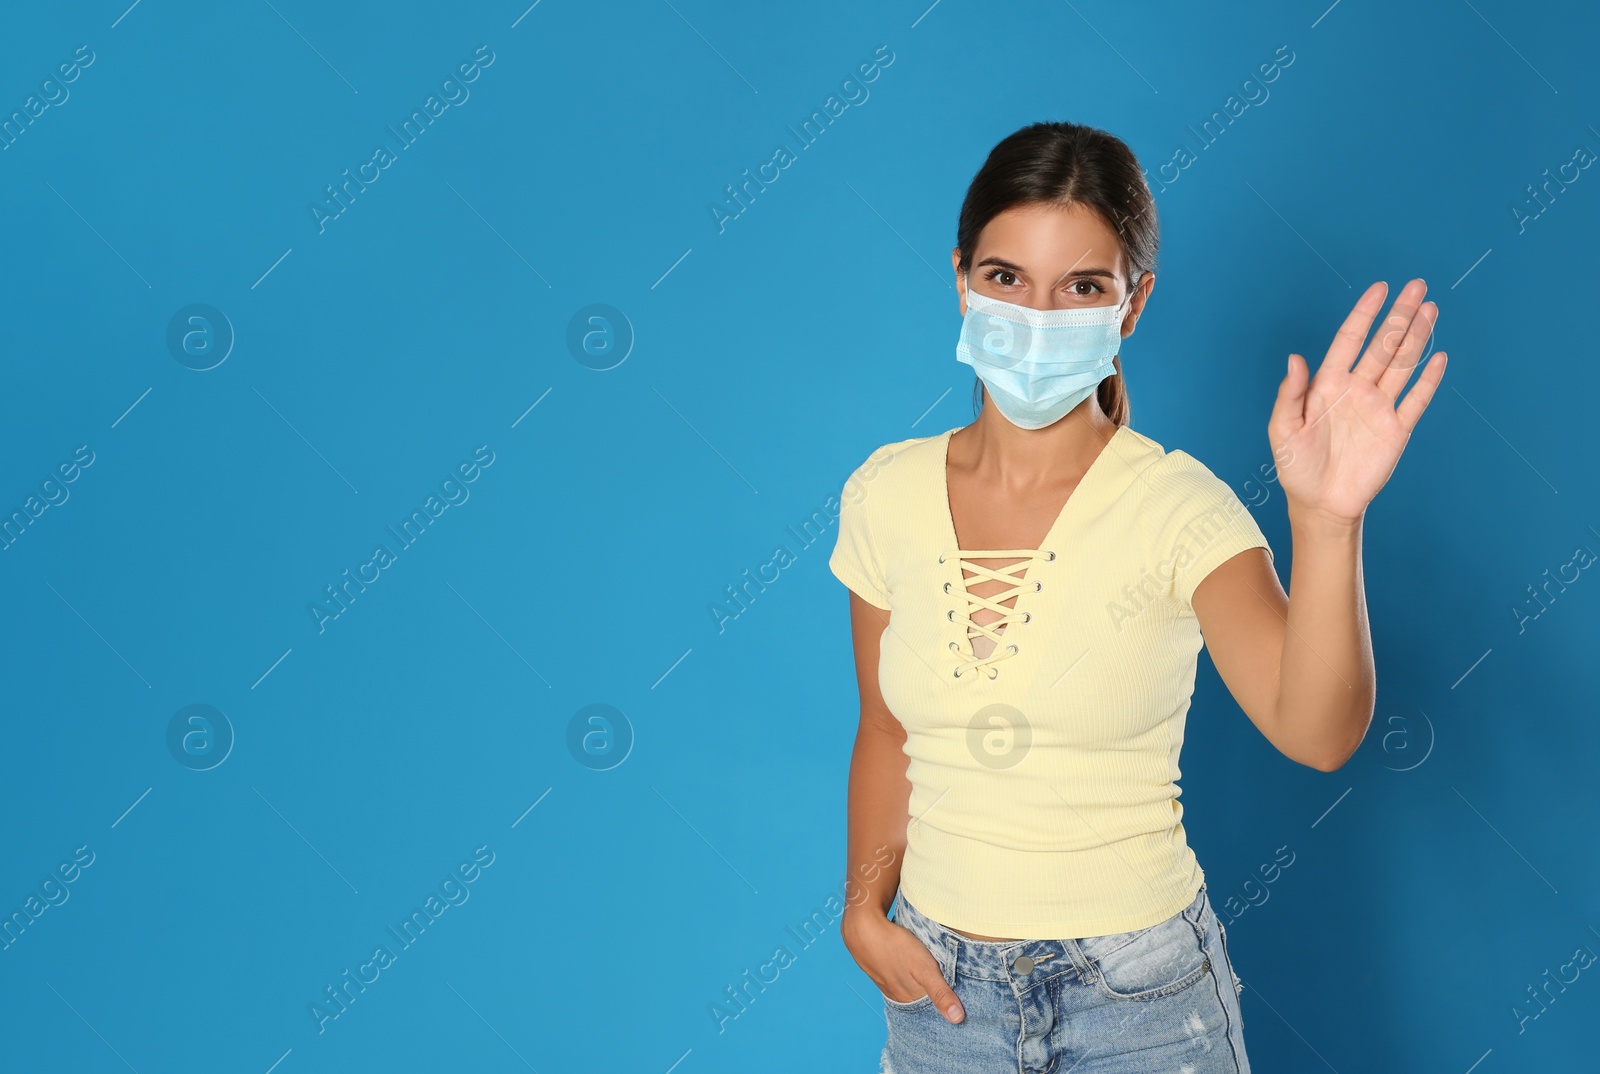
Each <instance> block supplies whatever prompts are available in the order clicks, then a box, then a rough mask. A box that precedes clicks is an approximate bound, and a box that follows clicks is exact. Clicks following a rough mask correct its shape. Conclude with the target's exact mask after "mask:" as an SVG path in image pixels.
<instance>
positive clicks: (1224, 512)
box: [1151, 451, 1272, 608]
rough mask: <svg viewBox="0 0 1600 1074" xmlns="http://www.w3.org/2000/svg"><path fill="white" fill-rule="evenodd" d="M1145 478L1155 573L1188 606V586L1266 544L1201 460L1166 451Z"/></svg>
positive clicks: (1191, 597) (1190, 596)
mask: <svg viewBox="0 0 1600 1074" xmlns="http://www.w3.org/2000/svg"><path fill="white" fill-rule="evenodd" d="M1154 469H1155V470H1156V471H1157V472H1156V473H1155V474H1154V475H1153V476H1152V478H1151V486H1152V501H1153V502H1152V507H1151V521H1152V524H1153V528H1154V547H1153V549H1152V550H1151V558H1152V559H1153V560H1154V561H1155V563H1156V566H1157V569H1156V573H1157V575H1158V577H1160V578H1161V579H1162V580H1163V582H1164V583H1166V584H1167V585H1168V586H1170V592H1171V594H1172V596H1173V597H1174V599H1176V600H1178V601H1179V602H1181V603H1182V604H1183V606H1184V607H1186V608H1192V607H1193V601H1194V591H1195V590H1196V589H1198V588H1199V586H1200V583H1201V582H1203V581H1205V578H1206V576H1207V575H1208V574H1210V573H1211V572H1212V571H1213V570H1215V569H1216V568H1218V567H1220V566H1221V565H1222V564H1223V563H1226V562H1227V561H1228V560H1230V559H1232V558H1233V557H1234V556H1236V555H1238V554H1239V553H1240V552H1244V551H1248V550H1249V549H1251V548H1263V549H1266V552H1267V558H1268V559H1271V558H1272V546H1271V545H1270V544H1268V543H1267V538H1266V535H1265V534H1263V533H1262V532H1261V527H1260V526H1258V525H1257V524H1256V520H1255V518H1254V516H1252V515H1251V514H1250V509H1249V508H1248V507H1246V506H1245V504H1244V502H1243V501H1242V500H1240V499H1239V497H1238V496H1236V495H1234V493H1233V490H1232V489H1230V488H1229V487H1228V486H1227V484H1226V483H1224V482H1223V481H1222V480H1221V479H1220V478H1218V477H1217V476H1216V475H1215V474H1213V473H1212V472H1211V471H1210V470H1208V469H1207V468H1206V467H1205V465H1204V464H1202V463H1201V462H1199V461H1198V460H1196V459H1194V458H1193V457H1191V456H1189V455H1188V454H1186V453H1184V452H1182V451H1172V452H1168V453H1167V454H1166V456H1165V457H1163V459H1162V460H1161V462H1160V463H1159V464H1158V465H1157V466H1156V467H1155V468H1154Z"/></svg>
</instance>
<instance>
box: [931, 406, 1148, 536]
mask: <svg viewBox="0 0 1600 1074" xmlns="http://www.w3.org/2000/svg"><path fill="white" fill-rule="evenodd" d="M963 428H965V426H957V427H956V428H954V429H950V430H949V431H947V432H946V433H945V434H944V450H943V451H942V452H941V453H940V458H939V492H940V495H939V499H940V504H941V506H942V507H943V509H944V526H945V536H946V537H948V538H949V539H950V548H952V549H954V550H955V551H956V552H957V553H967V552H987V551H999V550H998V549H985V548H963V547H961V537H960V535H959V534H957V533H956V519H955V512H954V511H953V510H952V509H951V506H950V439H951V437H953V436H955V434H956V433H957V432H959V431H960V430H961V429H963ZM1126 428H1128V426H1126V425H1118V426H1117V428H1116V430H1115V431H1113V432H1112V434H1111V435H1110V436H1109V437H1108V438H1107V439H1106V441H1105V443H1104V444H1102V445H1101V447H1100V452H1099V454H1097V455H1095V457H1094V460H1093V461H1092V462H1090V463H1089V468H1088V469H1087V470H1085V471H1084V472H1083V476H1082V477H1080V478H1078V483H1077V485H1075V486H1074V487H1073V489H1072V492H1071V494H1070V495H1068V496H1067V500H1066V502H1065V503H1063V504H1062V505H1061V510H1060V511H1058V512H1057V513H1056V517H1055V521H1053V522H1052V523H1050V529H1049V530H1048V531H1046V533H1045V535H1044V541H1043V543H1041V544H1040V545H1039V547H1038V548H1030V549H1027V551H1030V552H1045V551H1052V549H1051V548H1050V542H1051V539H1052V538H1054V537H1055V535H1056V532H1057V531H1058V530H1060V529H1061V526H1062V524H1063V523H1064V522H1065V521H1066V519H1067V515H1068V514H1069V512H1072V511H1073V504H1075V503H1077V502H1078V501H1079V500H1081V499H1083V495H1082V493H1083V487H1084V485H1085V484H1086V483H1088V482H1089V481H1091V480H1093V479H1094V478H1095V477H1096V476H1097V472H1098V471H1099V470H1101V469H1103V468H1104V467H1103V466H1102V465H1101V464H1102V463H1104V462H1105V461H1106V456H1107V455H1110V454H1111V453H1112V445H1113V444H1114V443H1115V442H1116V439H1117V437H1119V436H1121V435H1122V432H1123V430H1124V429H1126ZM978 558H981V559H988V558H1003V557H988V556H982V557H978Z"/></svg>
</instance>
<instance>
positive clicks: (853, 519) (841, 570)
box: [828, 470, 889, 611]
mask: <svg viewBox="0 0 1600 1074" xmlns="http://www.w3.org/2000/svg"><path fill="white" fill-rule="evenodd" d="M859 475H860V471H859V470H858V471H857V472H856V473H855V474H852V475H851V477H850V480H849V481H848V482H846V483H845V487H844V493H845V494H844V497H843V499H842V500H841V501H840V505H839V536H838V540H837V541H836V542H835V544H834V546H833V555H832V556H830V557H829V558H828V569H829V570H831V571H833V574H834V577H836V578H838V579H839V581H841V582H843V583H844V584H845V585H846V586H848V587H849V588H850V589H851V590H852V591H853V592H855V593H856V594H858V595H859V596H860V597H861V599H862V600H864V601H866V602H867V603H868V604H871V605H872V606H873V607H875V608H881V609H883V610H884V611H888V610H889V587H888V584H887V583H886V582H885V581H884V574H883V562H882V560H880V559H879V558H878V549H877V546H876V545H875V544H874V543H873V541H872V532H871V528H870V527H869V525H868V523H867V503H868V499H869V498H868V497H866V496H864V495H862V493H863V491H864V489H865V485H864V483H863V482H862V481H861V480H859Z"/></svg>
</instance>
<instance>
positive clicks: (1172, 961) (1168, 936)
mask: <svg viewBox="0 0 1600 1074" xmlns="http://www.w3.org/2000/svg"><path fill="white" fill-rule="evenodd" d="M1078 946H1079V947H1080V948H1081V949H1082V951H1083V954H1084V957H1085V958H1087V959H1088V961H1089V964H1090V965H1091V966H1093V967H1094V969H1095V970H1096V973H1095V985H1096V987H1098V988H1099V990H1100V991H1101V992H1103V993H1104V994H1105V995H1108V996H1110V997H1111V998H1112V999H1135V1000H1147V999H1160V998H1161V997H1162V996H1170V995H1172V994H1173V993H1175V992H1182V991H1183V990H1184V989H1185V988H1188V987H1190V986H1191V985H1193V984H1194V983H1195V982H1196V981H1198V980H1200V978H1202V977H1204V976H1205V973H1206V971H1207V970H1208V969H1210V968H1211V960H1210V959H1209V958H1208V957H1207V956H1206V951H1205V946H1204V944H1202V943H1201V940H1200V935H1199V933H1197V932H1196V931H1195V926H1194V925H1193V924H1192V923H1191V922H1190V921H1189V918H1188V916H1187V915H1186V914H1184V913H1178V914H1174V915H1173V916H1172V917H1169V918H1167V920H1165V921H1162V922H1160V923H1158V924H1155V925H1151V926H1149V927H1148V928H1143V929H1137V930H1135V931H1133V932H1120V933H1114V934H1112V935H1109V936H1091V937H1089V938H1087V939H1083V940H1079V941H1078Z"/></svg>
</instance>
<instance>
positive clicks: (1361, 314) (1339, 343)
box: [1317, 280, 1389, 373]
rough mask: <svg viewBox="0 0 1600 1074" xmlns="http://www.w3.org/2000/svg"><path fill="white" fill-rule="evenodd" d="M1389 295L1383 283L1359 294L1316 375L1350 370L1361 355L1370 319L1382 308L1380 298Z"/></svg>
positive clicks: (1376, 284) (1381, 299)
mask: <svg viewBox="0 0 1600 1074" xmlns="http://www.w3.org/2000/svg"><path fill="white" fill-rule="evenodd" d="M1388 293H1389V285H1388V284H1386V283H1384V282H1383V281H1382V280H1379V281H1378V282H1377V283H1375V284H1373V285H1372V286H1371V287H1368V288H1367V289H1366V290H1365V291H1364V292H1362V294H1361V297H1360V298H1358V299H1356V304H1355V306H1354V307H1353V308H1352V309H1351V310H1350V314H1349V316H1347V317H1346V318H1345V319H1344V323H1343V324H1341V325H1340V326H1339V330H1338V331H1337V332H1335V333H1334V334H1333V343H1332V344H1331V345H1330V346H1329V347H1328V354H1327V356H1326V357H1325V358H1323V359H1322V365H1320V366H1318V367H1317V372H1318V373H1321V372H1322V370H1323V369H1324V368H1325V367H1327V366H1333V367H1334V368H1336V369H1339V370H1341V371H1348V370H1349V369H1350V366H1351V365H1352V364H1353V363H1354V362H1355V360H1356V355H1357V354H1360V353H1361V344H1363V343H1365V342H1366V340H1367V331H1368V330H1369V329H1370V328H1371V327H1372V319H1373V318H1374V317H1376V316H1377V315H1378V311H1379V310H1380V309H1382V308H1383V296H1384V295H1386V294H1388Z"/></svg>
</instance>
